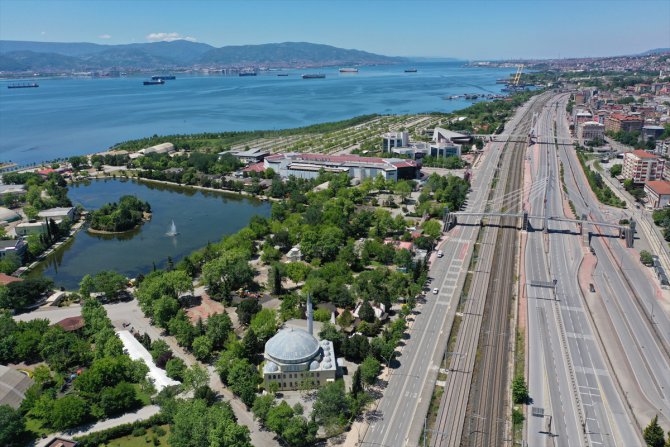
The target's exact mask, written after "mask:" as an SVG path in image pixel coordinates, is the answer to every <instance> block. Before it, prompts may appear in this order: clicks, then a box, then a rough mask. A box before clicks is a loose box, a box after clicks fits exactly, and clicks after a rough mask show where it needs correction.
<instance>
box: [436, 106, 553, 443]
mask: <svg viewBox="0 0 670 447" xmlns="http://www.w3.org/2000/svg"><path fill="white" fill-rule="evenodd" d="M544 101H545V100H543V99H539V98H538V100H536V101H535V102H534V103H533V104H532V105H531V106H530V107H529V108H528V110H527V111H526V112H525V114H524V116H523V118H522V119H521V120H520V122H519V123H518V124H517V126H516V127H517V129H518V130H519V131H518V132H517V131H515V132H514V133H515V134H518V133H520V132H524V133H526V134H527V133H528V132H529V130H530V127H531V120H532V117H533V115H534V113H535V112H536V111H538V110H540V109H541V108H542V106H543V104H544ZM526 149H527V146H526V145H525V144H524V143H508V144H507V145H506V146H505V149H504V151H503V155H502V157H501V159H500V160H499V162H498V175H497V180H496V181H497V183H496V185H495V187H494V188H493V189H492V193H491V196H490V198H489V199H490V200H491V201H495V202H496V203H501V204H502V206H503V207H504V208H506V209H507V210H509V211H514V210H516V209H518V207H519V199H518V195H515V194H513V192H514V191H518V190H519V189H520V188H521V182H522V177H523V159H524V157H525V155H526ZM510 193H511V194H510ZM508 198H509V199H512V198H514V199H513V200H507V199H508ZM490 223H491V224H493V225H494V226H488V227H485V228H484V229H483V230H482V231H481V232H480V241H479V246H480V250H479V261H478V263H477V265H476V271H475V272H474V276H473V280H472V283H471V284H472V285H471V288H470V291H469V293H468V295H469V296H468V299H467V301H466V302H465V305H464V308H463V313H462V315H463V316H462V319H463V320H462V323H461V326H460V329H459V332H458V334H457V337H456V343H455V346H454V348H453V350H454V351H453V352H452V353H448V354H450V355H451V362H450V363H449V370H450V372H449V375H448V377H447V380H446V383H445V392H444V394H443V396H442V400H441V402H440V409H439V411H438V417H437V421H436V425H435V428H434V429H433V430H432V433H433V435H432V436H431V446H433V447H437V446H451V447H457V446H461V445H463V446H471V445H472V446H497V445H502V442H501V441H502V439H503V437H504V435H503V434H504V433H505V432H506V430H505V426H506V425H505V424H506V420H507V418H506V417H505V415H506V414H505V408H506V405H505V404H506V396H507V394H508V393H507V390H508V378H507V375H506V371H507V360H508V355H509V350H508V343H509V337H510V336H511V334H510V329H509V310H510V305H511V296H512V290H513V285H514V271H515V265H514V259H515V255H516V233H517V229H516V227H517V225H518V222H517V221H516V219H512V218H503V219H500V218H493V219H492V220H491V222H490ZM496 225H497V226H496ZM508 226H509V227H511V228H505V227H508ZM501 334H504V335H501ZM480 338H481V342H480ZM478 344H479V345H480V346H481V351H480V352H479V353H478V352H477V347H478ZM479 354H480V355H481V358H480V359H479V360H478V361H477V358H478V357H480V355H479ZM476 361H477V365H476V366H475V362H476ZM473 373H474V375H473ZM471 386H472V389H471ZM466 404H467V405H466Z"/></svg>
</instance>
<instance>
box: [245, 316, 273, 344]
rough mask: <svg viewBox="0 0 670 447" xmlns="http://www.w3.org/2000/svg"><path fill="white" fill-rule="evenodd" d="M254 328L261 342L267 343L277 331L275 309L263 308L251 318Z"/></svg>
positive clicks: (250, 326) (251, 326)
mask: <svg viewBox="0 0 670 447" xmlns="http://www.w3.org/2000/svg"><path fill="white" fill-rule="evenodd" d="M249 328H250V329H252V330H253V331H254V332H255V333H256V336H257V337H258V340H259V342H260V343H265V342H266V341H268V340H269V339H270V337H272V336H273V335H274V334H275V333H276V332H277V312H276V311H275V310H274V309H261V311H260V312H258V313H257V314H256V315H254V316H253V318H252V319H251V323H250V324H249Z"/></svg>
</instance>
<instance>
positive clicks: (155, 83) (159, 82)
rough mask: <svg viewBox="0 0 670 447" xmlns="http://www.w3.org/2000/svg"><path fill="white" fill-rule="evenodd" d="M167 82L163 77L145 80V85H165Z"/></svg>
mask: <svg viewBox="0 0 670 447" xmlns="http://www.w3.org/2000/svg"><path fill="white" fill-rule="evenodd" d="M163 84H165V81H164V80H162V79H158V80H155V81H144V85H163Z"/></svg>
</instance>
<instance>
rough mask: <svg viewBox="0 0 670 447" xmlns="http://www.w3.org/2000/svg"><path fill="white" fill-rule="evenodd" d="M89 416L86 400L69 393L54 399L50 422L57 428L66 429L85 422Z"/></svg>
mask: <svg viewBox="0 0 670 447" xmlns="http://www.w3.org/2000/svg"><path fill="white" fill-rule="evenodd" d="M89 417H90V416H89V409H88V405H87V404H86V401H85V400H84V399H82V398H81V397H78V396H75V395H73V394H68V395H66V396H64V397H61V398H60V399H56V401H54V403H53V407H52V410H51V414H50V416H49V420H48V424H49V425H50V426H51V427H53V428H54V429H56V430H65V429H68V428H72V427H76V426H78V425H81V424H83V423H84V422H86V421H87V420H88V418H89Z"/></svg>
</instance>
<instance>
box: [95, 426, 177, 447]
mask: <svg viewBox="0 0 670 447" xmlns="http://www.w3.org/2000/svg"><path fill="white" fill-rule="evenodd" d="M159 427H160V428H162V429H163V430H164V431H165V434H163V435H162V436H159V435H158V434H157V433H155V432H154V430H153V429H151V428H148V429H147V431H146V433H145V434H144V435H141V436H133V435H128V436H123V437H121V438H116V439H111V440H110V441H109V442H108V443H107V444H105V445H106V446H107V447H147V446H156V445H164V446H167V445H169V444H168V441H167V439H168V436H169V435H170V428H169V426H168V425H161V426H159ZM159 431H160V430H159ZM154 437H155V438H154ZM154 439H155V440H154Z"/></svg>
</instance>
